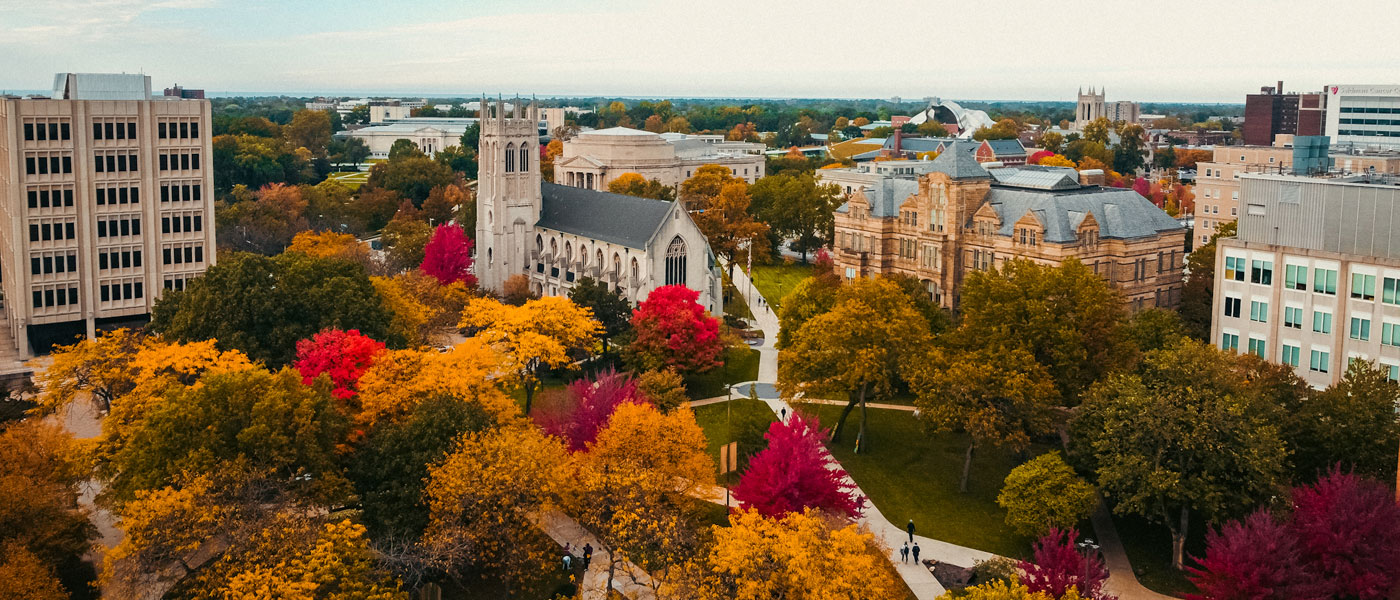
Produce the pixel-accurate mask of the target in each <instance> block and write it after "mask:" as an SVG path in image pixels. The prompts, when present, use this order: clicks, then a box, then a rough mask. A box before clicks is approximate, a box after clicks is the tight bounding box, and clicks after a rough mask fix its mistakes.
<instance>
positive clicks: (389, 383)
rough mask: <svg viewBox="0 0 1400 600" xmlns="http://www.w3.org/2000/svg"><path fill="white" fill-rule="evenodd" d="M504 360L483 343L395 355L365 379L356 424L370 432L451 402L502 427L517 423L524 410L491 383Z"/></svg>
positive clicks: (388, 356) (383, 359)
mask: <svg viewBox="0 0 1400 600" xmlns="http://www.w3.org/2000/svg"><path fill="white" fill-rule="evenodd" d="M504 360H505V357H503V356H501V355H500V354H498V353H497V352H495V351H494V350H492V349H491V348H488V347H486V346H485V345H484V344H483V343H482V340H479V339H468V340H466V341H464V342H462V343H461V344H458V345H456V346H454V347H453V348H452V349H450V350H448V351H447V352H438V351H436V350H390V351H388V352H385V353H383V354H381V355H379V357H377V358H376V359H375V361H374V365H372V366H371V367H370V368H369V370H368V371H365V374H364V375H363V376H361V377H360V381H359V389H360V393H359V395H358V396H357V398H358V400H359V403H360V405H359V409H358V412H357V413H356V414H354V415H352V419H353V421H354V422H355V423H356V424H357V425H359V426H361V427H368V426H371V425H373V424H375V423H379V422H382V421H390V420H394V419H398V418H400V417H402V416H403V415H406V414H408V413H409V412H411V410H412V409H413V407H415V406H417V405H418V404H420V403H422V402H424V401H425V400H428V399H431V398H435V397H442V396H447V397H452V398H456V399H458V400H462V401H464V402H470V403H473V404H476V405H477V406H479V407H481V409H482V410H483V411H485V413H486V414H488V415H491V416H492V417H494V418H495V419H496V421H497V422H499V423H505V422H509V421H512V420H514V419H516V418H518V417H519V416H520V409H519V408H517V407H516V405H515V401H514V400H512V399H511V398H510V397H509V396H507V395H506V394H505V393H504V392H503V391H501V389H500V388H499V387H498V386H496V385H495V384H494V383H493V382H492V378H493V377H495V376H497V375H498V374H499V373H500V372H501V371H502V368H503V367H502V365H503V362H504Z"/></svg>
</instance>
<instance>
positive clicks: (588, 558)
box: [583, 542, 593, 571]
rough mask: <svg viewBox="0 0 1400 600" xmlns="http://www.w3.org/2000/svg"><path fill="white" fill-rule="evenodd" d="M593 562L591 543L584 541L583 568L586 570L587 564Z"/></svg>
mask: <svg viewBox="0 0 1400 600" xmlns="http://www.w3.org/2000/svg"><path fill="white" fill-rule="evenodd" d="M592 562H593V544H591V543H588V542H585V543H584V544H583V570H584V571H587V570H588V565H589V564H591V563H592Z"/></svg>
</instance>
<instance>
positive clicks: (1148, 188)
mask: <svg viewBox="0 0 1400 600" xmlns="http://www.w3.org/2000/svg"><path fill="white" fill-rule="evenodd" d="M1132 188H1133V191H1134V192H1137V193H1138V195H1140V196H1142V197H1143V198H1147V199H1148V200H1151V199H1152V182H1151V181H1148V180H1147V178H1146V177H1135V178H1134V179H1133V185H1132Z"/></svg>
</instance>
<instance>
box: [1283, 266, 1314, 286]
mask: <svg viewBox="0 0 1400 600" xmlns="http://www.w3.org/2000/svg"><path fill="white" fill-rule="evenodd" d="M1283 287H1284V289H1289V290H1305V291H1306V290H1307V289H1308V268H1307V267H1304V266H1302V265H1284V267H1283Z"/></svg>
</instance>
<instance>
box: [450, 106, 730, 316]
mask: <svg viewBox="0 0 1400 600" xmlns="http://www.w3.org/2000/svg"><path fill="white" fill-rule="evenodd" d="M483 106H486V105H485V103H484V102H483ZM538 121H539V115H538V109H537V108H536V107H535V106H533V105H531V106H521V107H520V108H519V109H517V110H515V111H507V110H506V108H505V107H504V106H501V105H500V103H497V105H496V106H495V107H490V106H487V108H486V109H483V110H482V112H481V147H480V148H481V149H480V174H479V180H478V183H477V198H476V211H477V212H476V214H477V218H476V220H477V225H476V243H477V246H476V248H477V250H476V252H477V256H476V274H477V279H478V280H479V281H480V282H481V286H482V287H483V288H485V289H488V290H492V291H496V292H500V291H501V290H502V289H503V288H504V286H505V281H506V279H508V278H510V277H511V276H514V275H524V276H525V277H527V278H528V279H529V281H530V287H531V289H532V290H533V291H534V292H535V293H538V294H540V295H542V296H562V295H567V294H568V293H569V290H570V289H571V288H573V286H574V284H575V283H576V282H578V281H579V280H581V279H583V278H585V277H591V278H593V279H595V280H598V281H601V282H603V283H605V284H607V285H608V287H609V288H611V289H615V290H617V291H618V292H620V293H622V295H623V296H625V297H626V298H627V299H628V300H630V301H632V302H633V303H634V304H635V303H637V302H639V301H641V300H643V299H645V298H646V296H647V294H649V293H651V290H654V289H656V288H658V287H661V286H663V285H672V284H680V285H684V286H686V287H689V288H691V289H693V290H696V291H698V292H699V293H700V298H699V300H698V301H699V302H700V304H701V306H704V307H705V308H706V310H709V311H710V313H711V314H714V315H721V314H723V309H724V306H723V300H722V296H721V290H720V285H721V284H720V271H719V267H718V266H717V264H716V262H715V258H714V253H713V252H711V251H710V245H709V243H708V242H707V241H706V240H705V236H704V234H702V233H701V232H700V229H699V228H698V227H696V226H695V222H694V221H692V220H691V219H690V215H689V213H687V212H686V211H685V209H684V207H682V206H681V204H680V203H679V202H665V201H662V200H652V199H649V198H636V197H633V196H624V195H621V194H612V193H608V192H600V191H595V190H589V189H583V188H579V187H571V186H565V185H556V184H552V183H544V182H543V181H542V180H541V178H540V170H539V156H540V149H539V132H538V130H537V128H536V125H535V124H536V123H538Z"/></svg>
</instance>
